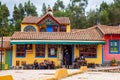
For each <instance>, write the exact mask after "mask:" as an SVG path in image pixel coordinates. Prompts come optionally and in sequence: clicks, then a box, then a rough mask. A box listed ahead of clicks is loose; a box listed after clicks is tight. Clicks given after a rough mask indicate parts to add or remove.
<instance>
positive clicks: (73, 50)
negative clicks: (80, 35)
mask: <svg viewBox="0 0 120 80" xmlns="http://www.w3.org/2000/svg"><path fill="white" fill-rule="evenodd" d="M73 62H74V44H73V45H72V63H73Z"/></svg>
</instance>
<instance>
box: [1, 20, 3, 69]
mask: <svg viewBox="0 0 120 80" xmlns="http://www.w3.org/2000/svg"><path fill="white" fill-rule="evenodd" d="M3 25H4V22H2V29H1V34H2V38H1V70H2V52H3Z"/></svg>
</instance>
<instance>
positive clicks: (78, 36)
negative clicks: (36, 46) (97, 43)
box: [12, 28, 104, 41]
mask: <svg viewBox="0 0 120 80" xmlns="http://www.w3.org/2000/svg"><path fill="white" fill-rule="evenodd" d="M18 35H19V36H18ZM12 39H13V40H81V41H83V40H85V41H91V40H93V41H94V40H104V39H103V38H102V37H101V36H100V34H99V33H98V32H97V30H96V28H94V29H85V30H80V31H78V32H15V33H14V34H13V36H12Z"/></svg>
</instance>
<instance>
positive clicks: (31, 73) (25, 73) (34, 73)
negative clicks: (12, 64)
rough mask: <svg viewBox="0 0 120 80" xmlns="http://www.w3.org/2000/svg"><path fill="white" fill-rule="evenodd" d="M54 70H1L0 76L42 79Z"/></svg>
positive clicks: (21, 79)
mask: <svg viewBox="0 0 120 80" xmlns="http://www.w3.org/2000/svg"><path fill="white" fill-rule="evenodd" d="M74 71H78V69H70V70H68V73H71V72H74ZM55 72H56V70H3V71H0V76H3V75H12V76H13V78H14V80H43V79H45V78H49V77H51V76H53V75H54V74H55Z"/></svg>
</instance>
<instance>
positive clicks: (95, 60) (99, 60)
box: [74, 44, 102, 64]
mask: <svg viewBox="0 0 120 80" xmlns="http://www.w3.org/2000/svg"><path fill="white" fill-rule="evenodd" d="M74 47H75V48H74V59H75V58H76V57H79V48H76V46H74ZM86 60H87V63H96V64H102V45H101V44H99V45H98V46H97V57H96V58H86Z"/></svg>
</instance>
